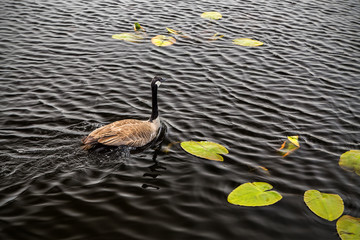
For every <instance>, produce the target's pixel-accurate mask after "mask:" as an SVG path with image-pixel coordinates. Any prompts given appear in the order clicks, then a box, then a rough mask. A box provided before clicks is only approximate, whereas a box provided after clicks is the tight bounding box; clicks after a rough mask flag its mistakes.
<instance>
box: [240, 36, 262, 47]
mask: <svg viewBox="0 0 360 240" xmlns="http://www.w3.org/2000/svg"><path fill="white" fill-rule="evenodd" d="M233 43H234V44H236V45H240V46H244V47H258V46H261V45H263V44H264V43H263V42H260V41H257V40H253V39H250V38H236V39H234V40H233Z"/></svg>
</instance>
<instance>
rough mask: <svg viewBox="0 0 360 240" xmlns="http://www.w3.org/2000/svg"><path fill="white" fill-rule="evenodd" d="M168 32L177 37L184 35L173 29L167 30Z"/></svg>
mask: <svg viewBox="0 0 360 240" xmlns="http://www.w3.org/2000/svg"><path fill="white" fill-rule="evenodd" d="M166 30H167V31H168V32H169V33H172V34H175V35H180V34H182V32H179V31H176V30H174V29H171V28H168V27H167V28H166Z"/></svg>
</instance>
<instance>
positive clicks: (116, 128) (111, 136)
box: [83, 119, 156, 147]
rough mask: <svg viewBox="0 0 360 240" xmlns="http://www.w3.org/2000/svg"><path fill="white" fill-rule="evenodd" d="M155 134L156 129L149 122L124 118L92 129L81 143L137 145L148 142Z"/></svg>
mask: <svg viewBox="0 0 360 240" xmlns="http://www.w3.org/2000/svg"><path fill="white" fill-rule="evenodd" d="M155 135H156V131H153V127H152V126H151V123H150V122H148V121H140V120H135V119H126V120H121V121H117V122H114V123H110V124H108V125H105V126H103V127H101V128H98V129H96V130H94V131H93V132H92V133H90V134H89V136H88V137H87V138H86V139H84V141H83V143H84V144H96V143H101V144H104V145H109V146H121V145H128V146H133V147H139V146H143V145H145V144H146V143H148V142H150V141H151V140H152V139H154V137H155Z"/></svg>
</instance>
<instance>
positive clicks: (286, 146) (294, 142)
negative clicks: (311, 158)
mask: <svg viewBox="0 0 360 240" xmlns="http://www.w3.org/2000/svg"><path fill="white" fill-rule="evenodd" d="M287 138H288V139H287V140H285V141H284V142H283V144H282V145H281V147H280V148H279V149H278V151H279V153H280V154H281V155H282V156H283V157H286V156H288V155H289V154H291V153H292V152H294V151H295V150H297V149H299V148H300V144H299V142H298V139H299V137H298V136H290V137H287Z"/></svg>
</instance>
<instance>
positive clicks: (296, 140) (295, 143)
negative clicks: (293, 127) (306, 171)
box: [287, 136, 300, 147]
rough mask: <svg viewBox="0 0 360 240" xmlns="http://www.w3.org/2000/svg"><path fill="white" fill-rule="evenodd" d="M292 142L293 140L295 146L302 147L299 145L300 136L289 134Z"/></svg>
mask: <svg viewBox="0 0 360 240" xmlns="http://www.w3.org/2000/svg"><path fill="white" fill-rule="evenodd" d="M287 138H288V139H289V141H290V142H292V143H293V144H294V145H295V146H297V147H300V145H299V136H289V137H287Z"/></svg>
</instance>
